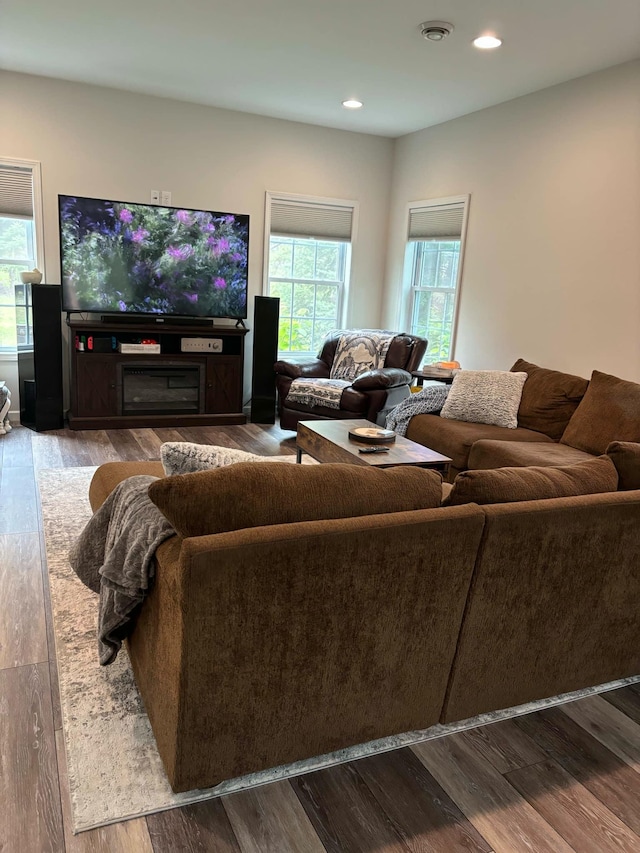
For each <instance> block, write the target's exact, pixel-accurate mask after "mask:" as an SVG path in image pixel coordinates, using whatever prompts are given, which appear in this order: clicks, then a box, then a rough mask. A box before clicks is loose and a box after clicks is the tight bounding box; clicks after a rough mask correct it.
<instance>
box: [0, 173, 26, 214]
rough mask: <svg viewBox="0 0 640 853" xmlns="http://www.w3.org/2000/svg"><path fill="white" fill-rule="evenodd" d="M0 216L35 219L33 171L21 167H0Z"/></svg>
mask: <svg viewBox="0 0 640 853" xmlns="http://www.w3.org/2000/svg"><path fill="white" fill-rule="evenodd" d="M0 216H20V217H24V218H28V219H33V177H32V173H31V169H29V168H25V167H21V166H0Z"/></svg>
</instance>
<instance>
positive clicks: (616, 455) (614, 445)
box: [607, 441, 640, 491]
mask: <svg viewBox="0 0 640 853" xmlns="http://www.w3.org/2000/svg"><path fill="white" fill-rule="evenodd" d="M607 456H609V457H610V459H611V460H612V461H613V464H614V465H615V466H616V470H617V472H618V489H619V490H620V491H627V490H628V489H640V444H638V443H636V442H633V441H612V442H611V444H610V445H609V446H608V447H607Z"/></svg>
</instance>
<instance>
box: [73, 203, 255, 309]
mask: <svg viewBox="0 0 640 853" xmlns="http://www.w3.org/2000/svg"><path fill="white" fill-rule="evenodd" d="M58 207H59V216H60V220H59V221H60V263H61V281H62V309H63V311H66V312H68V313H71V312H85V311H86V312H95V313H102V314H104V318H103V320H104V321H105V322H117V321H118V319H119V318H121V319H122V320H123V321H125V322H134V323H135V322H136V316H135V315H138V317H139V318H140V319H142V320H143V321H144V322H160V323H163V322H165V318H167V319H169V318H180V317H182V318H184V319H183V323H184V324H185V325H187V324H201V325H207V324H209V325H210V324H211V320H210V319H206V318H212V317H230V318H232V319H236V320H242V319H243V318H245V317H246V316H247V288H248V280H247V257H248V250H249V217H248V216H247V215H245V214H236V213H233V214H232V213H223V212H218V211H212V210H191V209H186V208H173V207H163V206H160V205H152V204H128V203H125V202H119V201H107V200H104V199H94V198H84V197H80V196H67V195H59V196H58ZM175 321H176V322H178V321H177V319H176V320H175Z"/></svg>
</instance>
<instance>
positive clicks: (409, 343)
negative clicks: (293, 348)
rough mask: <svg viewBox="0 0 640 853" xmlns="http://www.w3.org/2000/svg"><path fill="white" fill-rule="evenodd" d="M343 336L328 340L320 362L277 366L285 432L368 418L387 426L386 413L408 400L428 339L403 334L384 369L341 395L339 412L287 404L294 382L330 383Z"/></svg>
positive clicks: (337, 334) (392, 347) (393, 345)
mask: <svg viewBox="0 0 640 853" xmlns="http://www.w3.org/2000/svg"><path fill="white" fill-rule="evenodd" d="M341 334H342V332H341V331H337V332H335V333H333V334H332V335H331V336H330V337H328V338H327V340H326V341H325V343H324V345H323V347H322V352H321V353H320V357H319V358H318V359H314V360H312V361H299V362H294V361H277V362H276V363H275V365H274V369H275V372H276V387H277V389H278V413H279V415H280V426H281V427H282V428H283V429H292V430H295V429H297V427H298V421H305V420H306V421H309V420H326V419H328V418H366V419H367V420H369V421H372V422H373V423H378V424H381V425H384V420H385V418H386V415H387V412H389V411H390V410H391V409H392V408H393V407H394V406H397V405H398V403H400V402H401V401H402V400H403V399H404V398H405V397H408V396H409V393H410V391H409V386H410V385H411V372H412V371H413V370H418V368H419V366H420V363H421V361H422V358H423V356H424V354H425V352H426V349H427V341H426V340H425V338H419V337H417V336H416V335H409V334H407V333H405V332H401V333H399V334H397V335H396V336H395V338H394V339H393V340H392V341H391V345H390V347H389V351H388V352H387V357H386V359H385V363H384V367H382V368H380V369H378V370H367V371H366V372H365V373H361V374H360V376H358V377H357V378H356V379H354V381H353V383H352V384H351V385H349V386H348V387H347V388H345V389H344V391H343V392H342V398H341V400H340V408H339V409H331V408H328V407H326V406H305V405H302V404H301V403H294V402H289V401H287V395H288V394H289V388H290V387H291V383H292V382H293V380H294V379H298V378H300V377H307V378H311V377H314V378H322V379H329V377H330V374H331V365H332V364H333V359H334V357H335V354H336V348H337V346H338V341H339V339H340V335H341Z"/></svg>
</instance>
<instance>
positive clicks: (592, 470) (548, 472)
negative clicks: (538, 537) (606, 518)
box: [154, 456, 618, 506]
mask: <svg viewBox="0 0 640 853" xmlns="http://www.w3.org/2000/svg"><path fill="white" fill-rule="evenodd" d="M154 485H155V484H154ZM617 488H618V473H617V471H616V467H615V465H614V464H613V462H612V461H611V459H609V457H608V456H598V457H597V458H595V459H593V458H592V459H588V460H586V461H585V462H578V463H576V464H575V465H566V466H564V467H558V468H541V467H531V468H494V469H492V470H485V471H463V473H462V474H458V476H457V477H456V479H455V480H454V483H453V488H452V489H451V492H450V494H449V497H448V498H447V499H446V500H445V502H444V503H445V505H447V506H460V504H467V503H477V504H496V503H514V502H515V501H534V500H541V499H547V498H568V497H574V496H576V495H595V494H598V493H600V492H615V491H617Z"/></svg>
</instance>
